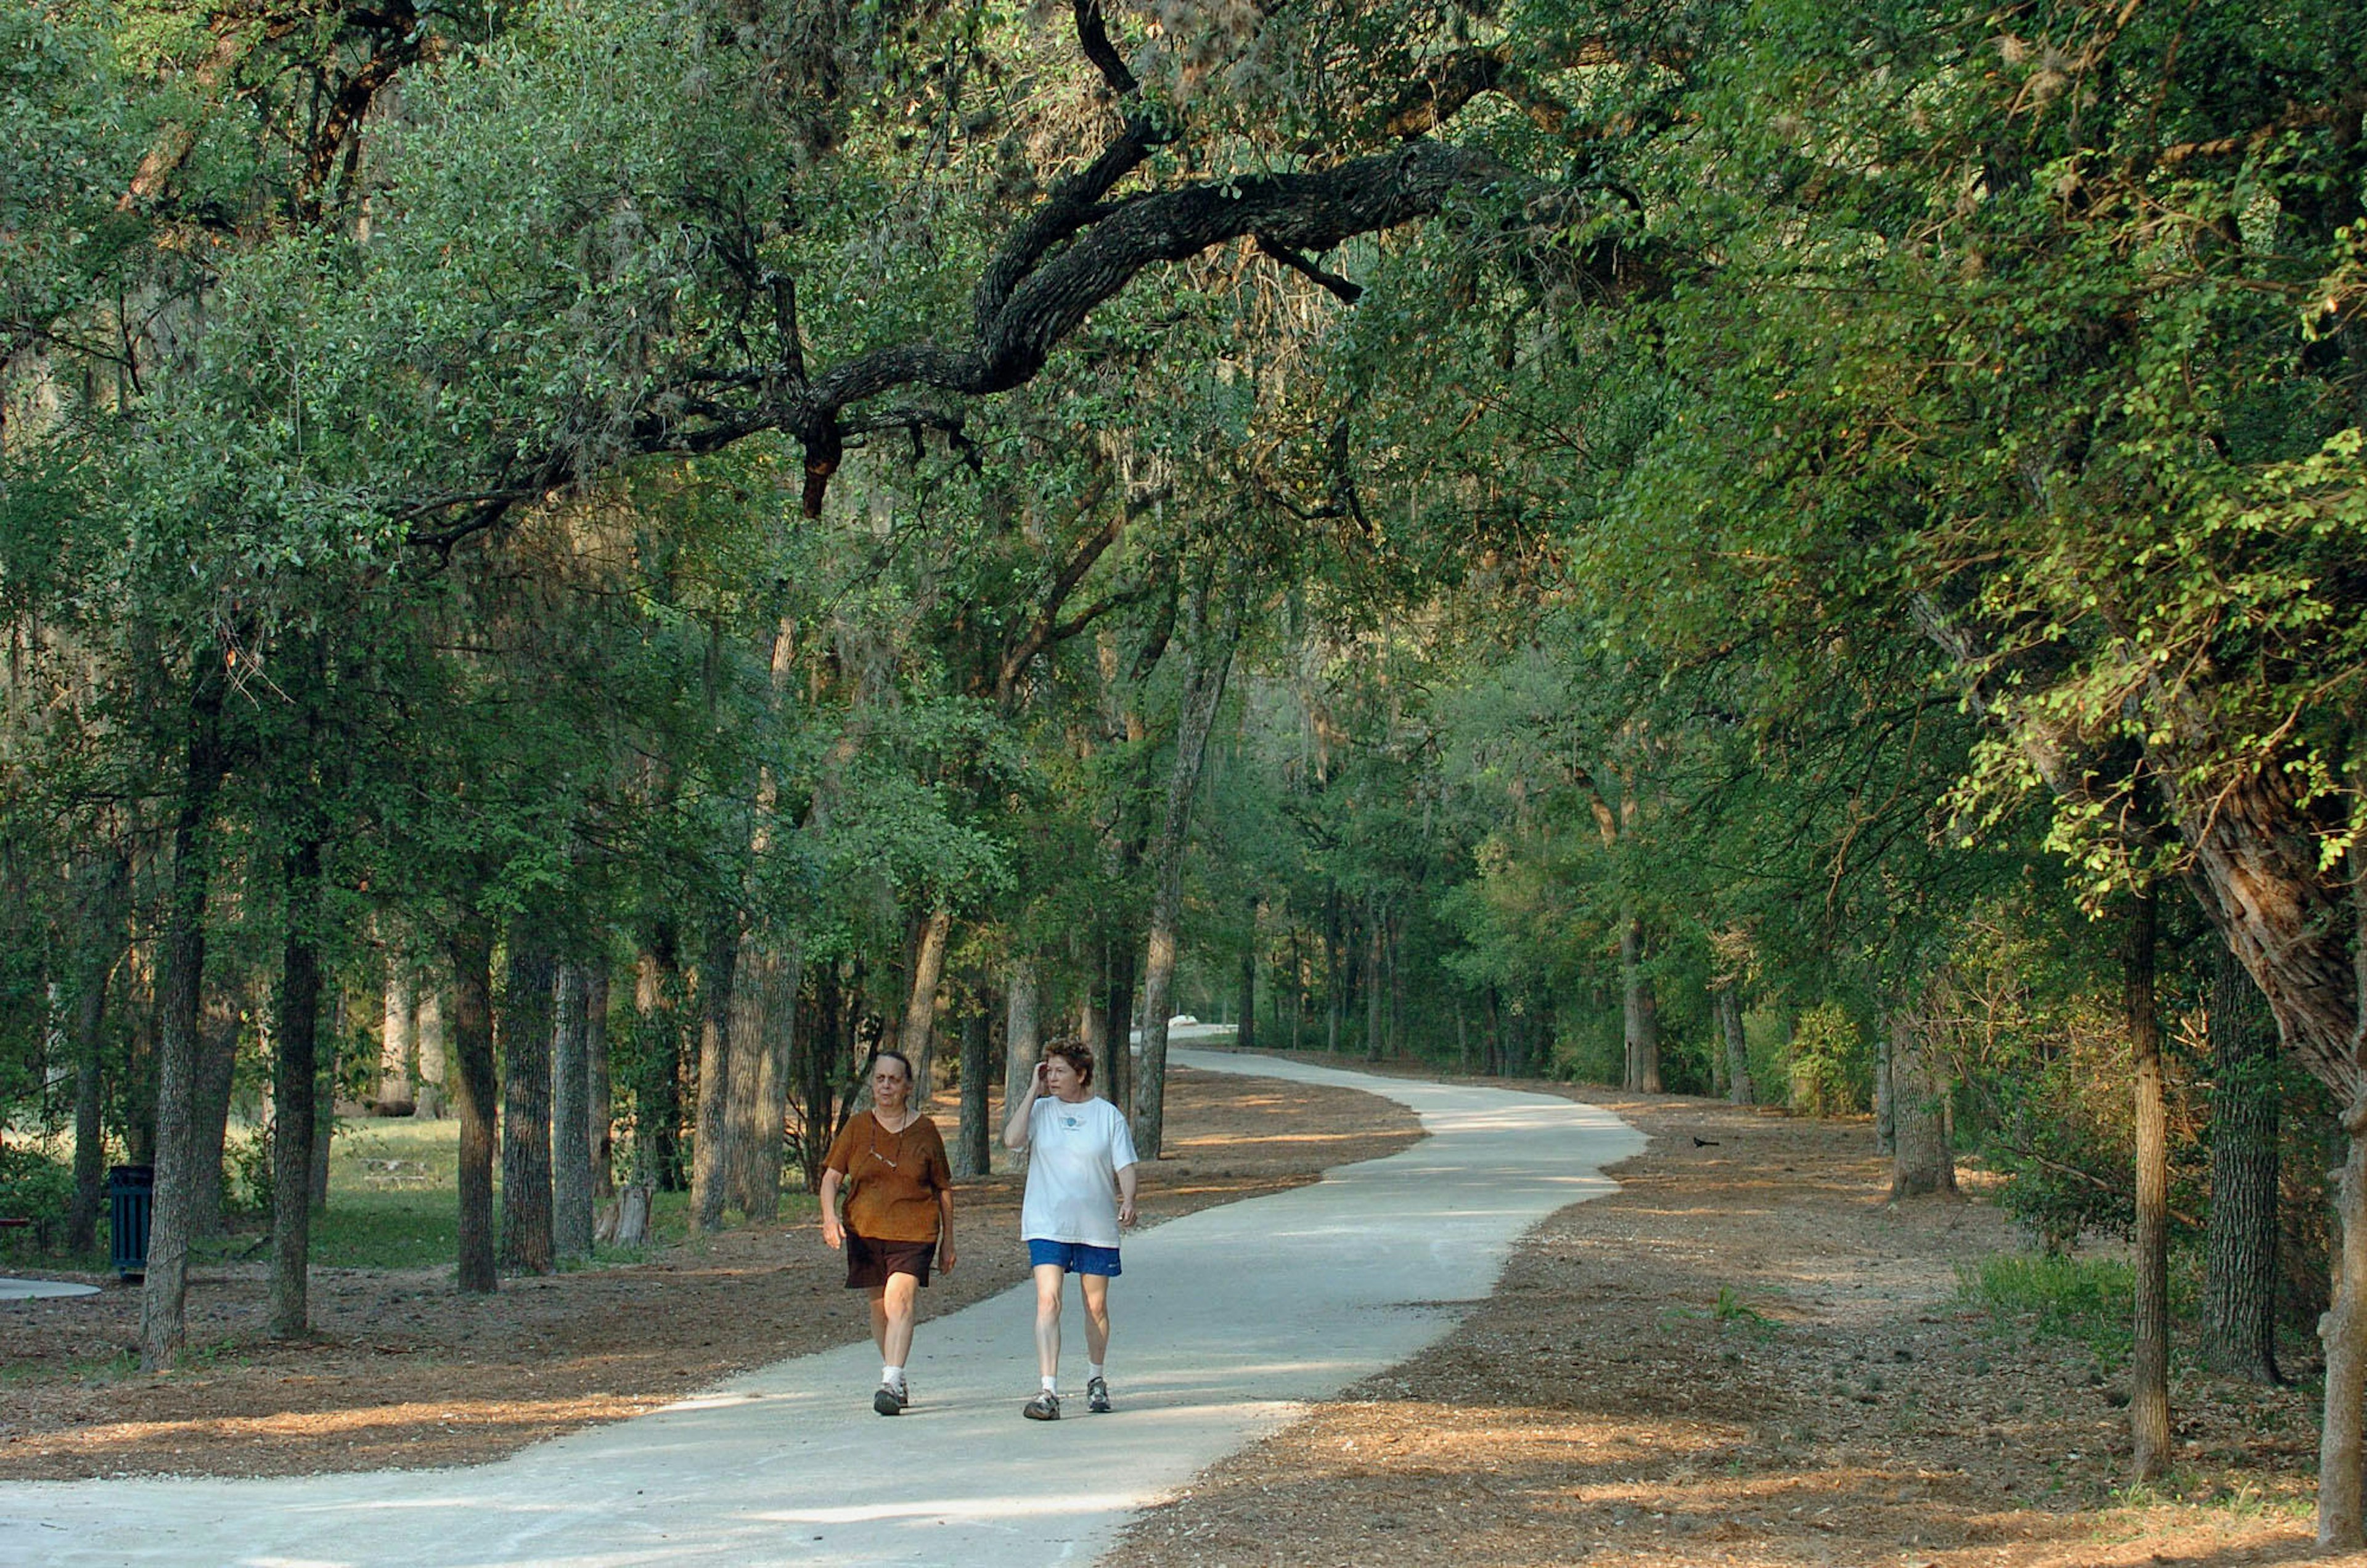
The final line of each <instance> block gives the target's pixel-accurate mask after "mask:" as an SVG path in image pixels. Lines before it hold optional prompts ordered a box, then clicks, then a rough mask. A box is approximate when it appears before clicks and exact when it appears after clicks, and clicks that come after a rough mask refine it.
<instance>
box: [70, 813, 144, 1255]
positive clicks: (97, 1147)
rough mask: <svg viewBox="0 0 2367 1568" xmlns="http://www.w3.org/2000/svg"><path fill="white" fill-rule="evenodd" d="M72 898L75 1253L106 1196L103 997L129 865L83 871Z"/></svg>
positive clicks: (118, 953)
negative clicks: (75, 938)
mask: <svg viewBox="0 0 2367 1568" xmlns="http://www.w3.org/2000/svg"><path fill="white" fill-rule="evenodd" d="M80 893H81V898H80V900H79V904H80V908H79V910H78V913H79V914H80V916H81V919H80V922H79V924H80V926H81V932H80V935H81V939H82V940H81V942H80V944H79V950H78V952H77V953H76V957H77V958H78V959H79V964H77V966H76V973H75V977H74V1202H73V1204H72V1205H71V1206H70V1207H69V1208H68V1209H67V1211H66V1245H67V1247H70V1248H72V1249H73V1250H74V1251H76V1252H87V1251H89V1250H90V1249H91V1248H92V1247H94V1246H96V1243H97V1239H98V1212H99V1209H100V1206H101V1205H102V1204H103V1203H104V1202H105V1201H106V1195H107V1194H106V1182H107V1128H106V1123H105V1122H104V1120H103V1115H104V1112H105V1109H106V1078H105V1074H104V1072H103V1060H104V1046H105V1043H106V1025H107V995H108V991H109V990H110V989H111V988H112V987H113V982H114V978H115V970H116V966H117V965H118V964H120V963H121V962H122V959H123V953H124V948H125V946H126V945H127V943H128V942H129V940H130V928H129V926H128V925H127V924H126V920H127V919H128V917H129V915H130V894H131V863H130V860H129V859H127V858H126V857H125V856H124V855H123V854H122V853H121V852H112V853H110V854H108V856H107V858H106V859H105V860H104V861H102V862H101V863H99V864H98V865H97V866H96V868H90V867H85V869H84V874H83V876H82V879H81V887H80Z"/></svg>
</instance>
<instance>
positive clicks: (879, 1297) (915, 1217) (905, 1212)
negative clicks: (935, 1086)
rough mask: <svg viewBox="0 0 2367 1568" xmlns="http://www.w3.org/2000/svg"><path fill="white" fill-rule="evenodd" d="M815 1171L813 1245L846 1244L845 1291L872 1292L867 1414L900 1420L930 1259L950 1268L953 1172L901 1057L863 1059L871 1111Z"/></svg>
mask: <svg viewBox="0 0 2367 1568" xmlns="http://www.w3.org/2000/svg"><path fill="white" fill-rule="evenodd" d="M822 1165H823V1168H822V1173H821V1238H822V1240H823V1241H825V1242H827V1243H829V1244H830V1245H831V1246H832V1247H839V1246H841V1245H844V1247H845V1248H846V1288H847V1289H848V1290H850V1291H856V1290H860V1291H868V1292H871V1337H872V1339H873V1340H874V1341H875V1342H876V1343H877V1344H878V1347H879V1392H878V1393H875V1394H873V1395H872V1396H871V1408H872V1409H874V1410H877V1411H878V1412H879V1414H880V1415H882V1416H900V1415H902V1414H903V1412H904V1406H906V1405H907V1404H911V1403H912V1388H911V1385H910V1384H909V1383H907V1382H905V1379H904V1362H905V1359H906V1358H907V1357H908V1356H910V1355H911V1354H912V1317H913V1313H914V1309H915V1308H916V1306H917V1305H918V1303H919V1294H918V1292H919V1291H920V1288H921V1287H922V1286H923V1285H925V1284H927V1283H928V1282H929V1259H930V1256H931V1255H932V1254H934V1255H935V1258H936V1264H937V1267H938V1268H940V1269H944V1270H945V1271H946V1273H948V1274H950V1273H952V1272H953V1271H954V1193H953V1171H952V1168H951V1167H949V1166H948V1165H947V1164H946V1141H945V1139H943V1138H942V1137H939V1136H938V1135H937V1124H936V1123H935V1122H932V1121H930V1120H929V1119H928V1118H927V1117H925V1116H923V1115H922V1114H921V1113H920V1111H917V1110H915V1109H914V1108H913V1106H912V1061H911V1059H910V1058H909V1057H907V1056H906V1055H904V1054H903V1053H902V1052H901V1051H882V1052H880V1053H879V1054H878V1055H876V1056H874V1057H873V1058H872V1061H871V1109H870V1110H868V1111H862V1112H860V1113H858V1114H857V1115H855V1116H853V1117H851V1118H849V1119H848V1121H847V1123H846V1126H845V1128H844V1130H843V1131H841V1132H840V1134H838V1141H837V1142H836V1143H833V1144H832V1145H831V1146H830V1156H829V1158H827V1159H826V1160H824V1161H823V1162H822ZM842 1184H844V1187H845V1189H846V1217H845V1219H844V1221H842V1220H841V1219H840V1218H839V1213H838V1194H839V1188H840V1186H841V1185H842Z"/></svg>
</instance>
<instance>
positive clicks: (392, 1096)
mask: <svg viewBox="0 0 2367 1568" xmlns="http://www.w3.org/2000/svg"><path fill="white" fill-rule="evenodd" d="M385 1000H386V1005H385V1008H384V1010H383V1011H382V1013H381V1017H382V1019H383V1023H382V1026H381V1027H380V1029H379V1047H378V1089H377V1091H376V1093H375V1095H374V1097H373V1103H374V1105H375V1106H376V1108H377V1110H378V1112H379V1115H381V1116H407V1115H409V1114H410V1113H411V1112H412V1111H413V1110H415V1109H416V1107H417V1102H416V1101H415V1100H413V1098H412V1091H411V1064H412V1061H413V1057H414V1055H415V1049H416V1047H415V1040H414V1036H415V1033H416V1028H417V1022H418V1014H419V998H418V995H417V992H416V991H415V990H414V989H413V977H412V973H411V964H410V963H409V961H408V960H407V959H406V957H405V956H404V954H403V953H402V944H401V943H400V942H389V943H388V944H387V953H386V998H385Z"/></svg>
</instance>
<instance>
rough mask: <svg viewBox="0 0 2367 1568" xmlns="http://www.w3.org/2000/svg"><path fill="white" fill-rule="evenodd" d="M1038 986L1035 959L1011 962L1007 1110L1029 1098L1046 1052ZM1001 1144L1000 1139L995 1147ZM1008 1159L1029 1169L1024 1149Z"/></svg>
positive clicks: (1005, 1041)
mask: <svg viewBox="0 0 2367 1568" xmlns="http://www.w3.org/2000/svg"><path fill="white" fill-rule="evenodd" d="M1038 999H1039V998H1038V997H1037V994H1036V965H1035V963H1034V962H1033V961H1032V960H1029V959H1025V958H1023V959H1020V960H1019V961H1018V962H1016V963H1014V964H1012V966H1011V994H1010V997H1009V998H1007V1000H1006V1001H1005V1003H1004V1010H1003V1015H1002V1018H1003V1022H1002V1103H1003V1105H1004V1107H1005V1108H1006V1111H1007V1109H1008V1108H1009V1107H1012V1106H1015V1105H1017V1104H1018V1103H1019V1102H1020V1101H1021V1100H1025V1098H1026V1097H1027V1083H1028V1080H1029V1079H1030V1078H1032V1077H1035V1076H1036V1058H1037V1057H1038V1056H1041V1055H1043V1054H1044V1041H1043V1037H1042V1032H1041V1031H1042V1025H1041V1024H1040V1023H1038V1021H1037V1019H1036V1008H1037V1005H1038ZM1001 1145H1002V1140H1001V1139H999V1138H998V1139H995V1140H994V1141H993V1145H992V1147H1000V1146H1001ZM990 1152H991V1149H990ZM1009 1159H1010V1163H1011V1165H1012V1168H1014V1169H1017V1170H1024V1169H1025V1168H1026V1163H1027V1154H1026V1151H1025V1150H1024V1149H1023V1150H1020V1151H1018V1152H1017V1153H1015V1154H1010V1155H1009Z"/></svg>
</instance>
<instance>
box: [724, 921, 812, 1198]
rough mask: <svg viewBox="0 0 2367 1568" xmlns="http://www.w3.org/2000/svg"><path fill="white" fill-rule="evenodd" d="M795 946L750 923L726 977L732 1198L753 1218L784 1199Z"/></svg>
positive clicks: (793, 1012) (795, 968)
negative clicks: (783, 1144)
mask: <svg viewBox="0 0 2367 1568" xmlns="http://www.w3.org/2000/svg"><path fill="white" fill-rule="evenodd" d="M797 970H798V962H797V954H796V953H795V952H794V951H793V950H791V949H790V948H787V947H785V946H784V945H782V944H781V943H780V942H777V941H776V940H775V939H773V938H772V937H770V936H769V935H765V934H763V933H759V932H756V931H751V932H750V933H749V935H748V938H747V940H746V941H745V942H742V945H741V957H740V963H739V965H738V967H737V968H736V969H734V970H733V972H732V981H731V1067H730V1073H731V1080H730V1095H729V1101H730V1103H729V1106H728V1113H729V1114H730V1119H731V1136H730V1155H729V1158H730V1167H731V1179H730V1188H731V1199H732V1201H734V1202H736V1203H737V1204H739V1206H740V1212H741V1213H743V1214H745V1215H746V1216H747V1217H748V1218H750V1219H752V1220H771V1219H772V1218H774V1217H775V1216H776V1214H778V1213H780V1206H781V1158H782V1151H781V1130H782V1127H783V1125H784V1122H785V1121H786V1119H787V1111H788V1073H789V1064H788V1057H789V1053H790V1048H791V1044H792V1041H791V1034H792V1032H793V1031H794V1029H795V1018H796V1009H797Z"/></svg>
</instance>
